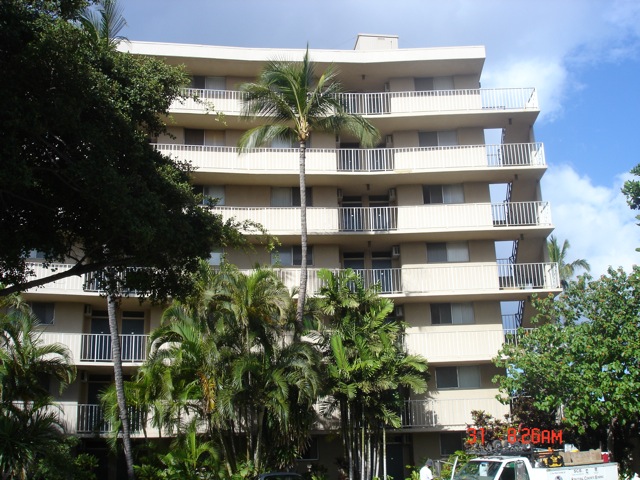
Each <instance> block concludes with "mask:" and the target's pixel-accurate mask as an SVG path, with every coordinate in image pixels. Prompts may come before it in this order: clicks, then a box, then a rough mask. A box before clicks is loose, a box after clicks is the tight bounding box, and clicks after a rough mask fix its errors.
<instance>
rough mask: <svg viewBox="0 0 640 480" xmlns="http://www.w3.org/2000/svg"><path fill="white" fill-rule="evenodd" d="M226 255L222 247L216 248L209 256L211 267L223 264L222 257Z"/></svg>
mask: <svg viewBox="0 0 640 480" xmlns="http://www.w3.org/2000/svg"><path fill="white" fill-rule="evenodd" d="M223 255H224V250H223V248H222V247H220V248H214V249H213V250H212V251H211V254H210V255H209V265H211V266H212V267H217V266H219V265H220V264H221V263H222V256H223Z"/></svg>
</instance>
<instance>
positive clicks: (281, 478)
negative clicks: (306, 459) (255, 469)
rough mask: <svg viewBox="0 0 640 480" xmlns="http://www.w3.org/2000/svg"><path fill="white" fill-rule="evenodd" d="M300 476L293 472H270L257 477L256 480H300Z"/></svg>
mask: <svg viewBox="0 0 640 480" xmlns="http://www.w3.org/2000/svg"><path fill="white" fill-rule="evenodd" d="M302 478H303V477H302V475H299V474H297V473H294V472H270V473H263V474H261V475H259V476H258V478H257V480H302Z"/></svg>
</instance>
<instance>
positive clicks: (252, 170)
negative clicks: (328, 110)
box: [154, 143, 546, 183]
mask: <svg viewBox="0 0 640 480" xmlns="http://www.w3.org/2000/svg"><path fill="white" fill-rule="evenodd" d="M154 147H155V148H156V149H157V150H158V151H160V152H161V153H163V154H165V155H168V156H171V157H173V158H175V159H177V160H180V161H186V162H190V163H191V164H192V165H193V166H194V167H195V168H196V169H197V170H198V171H202V172H219V173H234V174H236V173H237V174H252V175H256V174H258V175H264V174H265V173H266V174H274V175H275V174H279V175H282V174H289V175H292V176H296V175H298V172H299V151H298V149H295V148H258V149H255V150H251V151H249V152H245V153H242V154H240V152H239V150H238V148H236V147H214V146H203V145H180V144H169V143H164V144H154ZM545 166H546V161H545V156H544V148H543V145H542V144H541V143H512V144H500V145H457V146H449V147H411V148H373V149H335V148H309V149H308V150H307V157H306V173H307V174H308V175H336V176H339V175H343V176H344V174H347V175H348V174H349V173H353V174H359V175H362V174H372V175H378V176H379V175H382V174H384V173H393V174H394V175H395V176H396V177H397V176H398V175H400V174H403V175H409V174H411V175H413V174H415V173H421V172H424V173H433V172H446V171H455V172H456V174H457V175H460V173H461V172H463V171H469V172H475V174H476V175H477V173H478V172H480V171H483V170H487V169H491V171H494V170H509V171H511V170H515V171H518V172H521V173H522V168H523V167H545ZM494 173H495V172H494ZM473 178H474V179H475V178H476V177H473ZM349 181H351V180H349ZM413 181H414V183H415V179H413Z"/></svg>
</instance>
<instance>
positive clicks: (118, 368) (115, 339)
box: [107, 295, 136, 480]
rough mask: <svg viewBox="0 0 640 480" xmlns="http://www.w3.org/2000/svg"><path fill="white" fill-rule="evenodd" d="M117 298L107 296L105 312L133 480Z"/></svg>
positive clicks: (126, 451) (127, 459)
mask: <svg viewBox="0 0 640 480" xmlns="http://www.w3.org/2000/svg"><path fill="white" fill-rule="evenodd" d="M117 302H118V300H117V299H116V297H115V296H114V295H109V296H108V297H107V312H108V314H109V332H110V333H111V356H112V358H113V379H114V383H115V385H116V399H117V401H118V413H119V415H120V422H121V423H122V444H123V448H124V457H125V460H126V461H127V478H128V479H129V480H135V478H136V477H135V474H134V472H133V452H132V449H131V432H130V430H129V417H128V415H127V403H126V401H125V396H124V380H123V378H122V356H121V350H120V334H119V332H118V317H117V315H116V311H117Z"/></svg>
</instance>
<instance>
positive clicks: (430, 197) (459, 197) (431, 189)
mask: <svg viewBox="0 0 640 480" xmlns="http://www.w3.org/2000/svg"><path fill="white" fill-rule="evenodd" d="M422 198H423V201H424V203H425V205H427V204H432V203H447V204H452V203H464V187H463V186H462V184H455V185H423V186H422Z"/></svg>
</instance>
